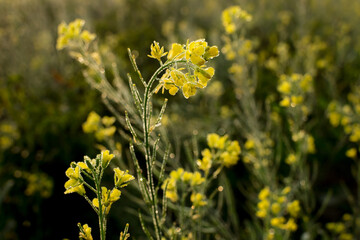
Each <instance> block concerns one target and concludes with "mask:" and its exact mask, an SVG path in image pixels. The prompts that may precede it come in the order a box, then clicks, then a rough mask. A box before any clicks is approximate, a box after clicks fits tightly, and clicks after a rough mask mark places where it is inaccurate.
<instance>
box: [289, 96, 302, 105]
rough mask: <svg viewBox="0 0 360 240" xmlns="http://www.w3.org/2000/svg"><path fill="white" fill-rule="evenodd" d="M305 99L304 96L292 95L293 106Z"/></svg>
mask: <svg viewBox="0 0 360 240" xmlns="http://www.w3.org/2000/svg"><path fill="white" fill-rule="evenodd" d="M303 101H304V97H303V96H291V103H292V105H291V106H293V104H294V105H295V106H296V105H298V104H301V103H302V102H303Z"/></svg>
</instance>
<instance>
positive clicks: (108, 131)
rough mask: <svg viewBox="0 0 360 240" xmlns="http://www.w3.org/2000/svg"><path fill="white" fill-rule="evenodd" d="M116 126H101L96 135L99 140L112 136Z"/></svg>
mask: <svg viewBox="0 0 360 240" xmlns="http://www.w3.org/2000/svg"><path fill="white" fill-rule="evenodd" d="M115 132H116V127H115V126H111V127H107V128H101V129H99V130H98V131H97V132H96V133H95V137H96V139H97V140H98V141H102V140H104V139H105V138H106V137H111V136H113V135H114V134H115Z"/></svg>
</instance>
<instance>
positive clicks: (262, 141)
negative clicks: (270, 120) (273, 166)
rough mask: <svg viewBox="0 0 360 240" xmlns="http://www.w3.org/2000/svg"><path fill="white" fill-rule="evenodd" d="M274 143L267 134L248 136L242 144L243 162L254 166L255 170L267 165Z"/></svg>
mask: <svg viewBox="0 0 360 240" xmlns="http://www.w3.org/2000/svg"><path fill="white" fill-rule="evenodd" d="M273 147H274V141H273V140H272V139H271V138H270V136H269V134H259V135H258V136H256V137H253V136H249V137H248V139H247V140H246V142H245V144H244V149H245V150H244V152H243V154H242V155H243V162H244V163H246V164H250V165H252V166H254V168H255V169H259V168H260V167H266V166H268V165H269V161H270V159H271V157H272V156H271V155H272V153H273V150H272V149H273Z"/></svg>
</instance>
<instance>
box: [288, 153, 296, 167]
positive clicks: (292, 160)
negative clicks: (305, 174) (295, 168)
mask: <svg viewBox="0 0 360 240" xmlns="http://www.w3.org/2000/svg"><path fill="white" fill-rule="evenodd" d="M285 162H286V163H287V164H289V165H292V164H294V163H296V162H297V158H296V156H295V154H293V153H291V154H289V156H288V157H287V158H286V160H285Z"/></svg>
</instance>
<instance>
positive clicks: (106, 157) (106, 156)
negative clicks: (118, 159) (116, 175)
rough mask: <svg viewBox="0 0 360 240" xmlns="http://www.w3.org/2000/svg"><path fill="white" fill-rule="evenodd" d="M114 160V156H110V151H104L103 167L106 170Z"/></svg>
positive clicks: (102, 156)
mask: <svg viewBox="0 0 360 240" xmlns="http://www.w3.org/2000/svg"><path fill="white" fill-rule="evenodd" d="M113 158H114V154H110V152H109V150H105V151H102V152H101V161H102V167H103V168H106V167H107V166H108V165H109V163H110V161H111V160H112V159H113Z"/></svg>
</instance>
